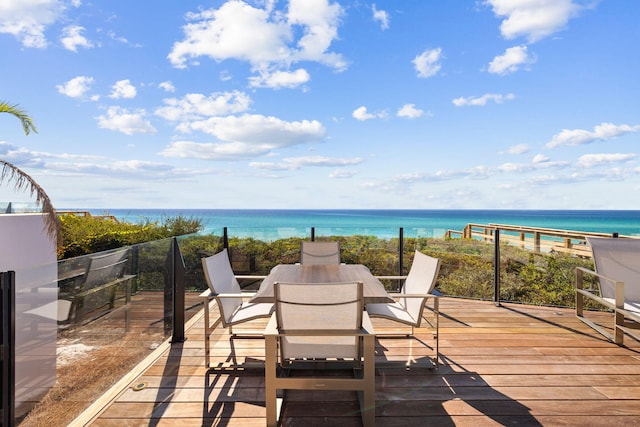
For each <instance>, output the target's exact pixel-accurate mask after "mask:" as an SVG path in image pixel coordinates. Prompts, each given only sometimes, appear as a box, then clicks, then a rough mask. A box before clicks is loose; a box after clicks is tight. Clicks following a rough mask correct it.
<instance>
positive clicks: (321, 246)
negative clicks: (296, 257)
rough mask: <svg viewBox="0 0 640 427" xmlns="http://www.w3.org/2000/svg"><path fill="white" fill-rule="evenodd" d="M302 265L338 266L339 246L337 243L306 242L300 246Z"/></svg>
mask: <svg viewBox="0 0 640 427" xmlns="http://www.w3.org/2000/svg"><path fill="white" fill-rule="evenodd" d="M300 263H301V264H302V265H320V264H340V244H339V243H338V242H306V241H303V242H302V244H301V245H300Z"/></svg>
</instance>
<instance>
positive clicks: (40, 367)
mask: <svg viewBox="0 0 640 427" xmlns="http://www.w3.org/2000/svg"><path fill="white" fill-rule="evenodd" d="M43 218H44V216H43V215H42V214H0V271H10V270H13V271H15V272H16V369H15V379H16V382H15V384H16V413H17V414H20V413H21V412H22V411H24V410H27V409H28V408H29V407H30V406H31V405H32V403H33V402H35V401H37V400H39V399H40V397H42V396H43V395H44V394H45V393H46V392H47V391H48V390H49V388H50V387H51V386H52V385H53V384H54V383H55V380H56V335H57V328H58V324H57V319H56V316H55V315H52V313H55V311H56V304H57V300H58V285H57V278H58V266H57V260H56V243H55V241H52V240H51V239H50V238H49V237H48V236H47V234H46V232H45V228H44V221H43Z"/></svg>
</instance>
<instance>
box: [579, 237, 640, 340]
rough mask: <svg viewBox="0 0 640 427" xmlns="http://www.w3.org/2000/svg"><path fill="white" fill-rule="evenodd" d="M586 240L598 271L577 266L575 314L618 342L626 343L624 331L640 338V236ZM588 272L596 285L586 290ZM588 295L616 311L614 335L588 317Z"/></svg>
mask: <svg viewBox="0 0 640 427" xmlns="http://www.w3.org/2000/svg"><path fill="white" fill-rule="evenodd" d="M587 242H588V243H589V246H591V252H592V254H593V263H594V265H595V271H592V270H589V269H586V268H581V267H579V268H578V269H577V272H576V274H577V278H576V316H578V318H579V319H580V320H582V321H583V322H585V323H586V324H587V325H589V326H591V327H592V328H593V329H595V330H596V331H598V332H599V333H600V334H602V335H604V336H605V337H607V338H608V339H609V340H611V341H613V342H615V343H616V344H620V345H621V344H623V337H624V333H625V332H626V333H629V334H632V335H635V336H636V338H638V339H640V329H638V326H639V323H640V239H626V238H625V239H621V238H596V237H593V238H592V237H587ZM585 273H586V274H587V275H590V276H594V277H596V278H597V282H596V286H597V287H596V288H592V287H590V288H587V289H585V287H584V275H585ZM585 297H587V298H589V299H591V300H593V301H596V302H597V303H599V304H601V305H603V306H605V307H607V308H609V309H611V310H612V311H613V313H614V316H613V334H610V333H609V332H607V331H606V330H605V329H603V328H602V327H600V326H598V325H597V324H596V323H594V322H593V321H591V320H589V319H587V318H586V317H585V315H584V302H585V301H584V298H585ZM627 319H629V320H630V321H627Z"/></svg>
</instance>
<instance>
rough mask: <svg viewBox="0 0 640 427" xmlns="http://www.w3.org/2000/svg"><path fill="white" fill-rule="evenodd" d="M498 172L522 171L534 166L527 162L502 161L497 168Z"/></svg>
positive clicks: (531, 168)
mask: <svg viewBox="0 0 640 427" xmlns="http://www.w3.org/2000/svg"><path fill="white" fill-rule="evenodd" d="M497 169H498V170H499V171H500V172H508V173H522V172H528V171H530V170H533V169H534V167H533V165H531V164H528V163H503V164H501V165H500V166H498V168H497Z"/></svg>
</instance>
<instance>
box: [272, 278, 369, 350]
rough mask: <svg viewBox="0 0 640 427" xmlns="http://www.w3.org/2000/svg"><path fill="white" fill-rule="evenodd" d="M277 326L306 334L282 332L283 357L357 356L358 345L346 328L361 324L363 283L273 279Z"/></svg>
mask: <svg viewBox="0 0 640 427" xmlns="http://www.w3.org/2000/svg"><path fill="white" fill-rule="evenodd" d="M274 292H275V312H276V319H277V326H278V330H280V331H283V332H285V333H286V332H292V331H294V330H295V331H296V333H300V334H304V333H305V332H308V335H292V336H283V337H281V339H280V349H281V354H282V359H283V360H291V359H315V358H323V359H327V358H328V359H333V358H335V359H341V358H343V359H344V358H346V359H354V360H356V359H358V357H359V352H358V351H359V347H360V346H359V345H358V339H357V337H355V336H348V335H345V333H348V332H349V331H351V332H354V331H359V330H360V328H361V327H362V315H363V295H362V292H363V285H362V282H353V283H323V284H312V285H310V284H308V283H303V284H299V283H275V284H274ZM314 331H316V332H317V331H340V333H341V334H342V335H340V336H327V335H326V334H325V335H315V336H314V333H315V332H314Z"/></svg>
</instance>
